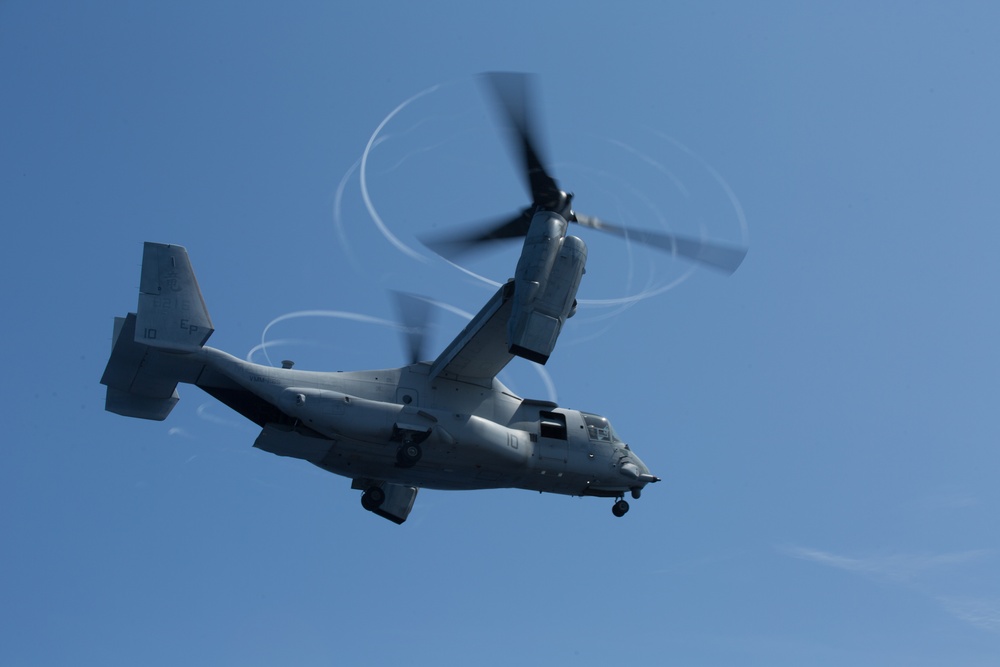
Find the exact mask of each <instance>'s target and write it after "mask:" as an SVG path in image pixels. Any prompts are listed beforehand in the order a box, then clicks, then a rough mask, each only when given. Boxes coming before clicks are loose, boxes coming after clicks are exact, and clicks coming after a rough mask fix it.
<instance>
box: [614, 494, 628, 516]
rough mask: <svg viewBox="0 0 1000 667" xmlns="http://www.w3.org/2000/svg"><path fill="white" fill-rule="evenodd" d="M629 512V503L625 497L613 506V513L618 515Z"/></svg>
mask: <svg viewBox="0 0 1000 667" xmlns="http://www.w3.org/2000/svg"><path fill="white" fill-rule="evenodd" d="M627 512H628V503H627V502H625V499H624V498H619V499H618V502H616V503H615V504H614V505H612V506H611V513H612V514H614V515H615V516H617V517H623V516H625V514H626V513H627Z"/></svg>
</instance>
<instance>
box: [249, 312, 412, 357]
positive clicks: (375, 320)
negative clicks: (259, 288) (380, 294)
mask: <svg viewBox="0 0 1000 667" xmlns="http://www.w3.org/2000/svg"><path fill="white" fill-rule="evenodd" d="M301 317H332V318H336V319H341V320H351V321H354V322H364V323H367V324H378V325H380V326H385V327H390V328H392V329H396V330H402V326H401V325H399V324H397V323H396V322H393V321H391V320H385V319H382V318H379V317H372V316H370V315H362V314H360V313H351V312H347V311H343V310H298V311H295V312H291V313H285V314H284V315H279V316H278V317H276V318H274V319H273V320H271V321H270V322H268V323H267V326H265V327H264V330H263V331H262V332H261V334H260V345H259V346H257V347H255V348H253V350H252V351H251V353H253V352H257V351H260V352H263V353H264V358H265V359H266V360H267V364H268V366H274V362H273V361H271V356H270V355H269V354H268V353H267V347H268V343H267V332H268V331H270V330H271V327H273V326H274V325H275V324H278V323H279V322H284V321H286V320H293V319H296V318H301ZM247 357H248V358H247V361H249V360H250V359H249V354H248V355H247Z"/></svg>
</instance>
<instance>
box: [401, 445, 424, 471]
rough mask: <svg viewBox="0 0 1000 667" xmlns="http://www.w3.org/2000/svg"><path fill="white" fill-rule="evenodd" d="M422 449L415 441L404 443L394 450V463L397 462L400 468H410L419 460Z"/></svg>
mask: <svg viewBox="0 0 1000 667" xmlns="http://www.w3.org/2000/svg"><path fill="white" fill-rule="evenodd" d="M422 454H423V451H422V450H421V449H420V445H418V444H417V443H415V442H408V443H405V444H404V445H403V446H402V447H400V448H399V451H398V452H396V463H397V464H399V467H400V468H412V467H413V466H415V465H416V464H417V461H419V460H420V456H421V455H422Z"/></svg>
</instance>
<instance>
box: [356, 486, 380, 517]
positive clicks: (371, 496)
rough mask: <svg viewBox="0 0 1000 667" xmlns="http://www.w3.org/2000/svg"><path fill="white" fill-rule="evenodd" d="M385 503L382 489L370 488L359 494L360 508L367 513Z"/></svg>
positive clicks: (377, 487)
mask: <svg viewBox="0 0 1000 667" xmlns="http://www.w3.org/2000/svg"><path fill="white" fill-rule="evenodd" d="M384 502H385V491H383V490H382V487H379V486H372V487H369V488H367V489H365V492H364V493H362V494H361V506H362V507H364V508H365V509H366V510H368V511H369V512H374V511H375V510H377V509H378V508H379V507H381V506H382V503H384Z"/></svg>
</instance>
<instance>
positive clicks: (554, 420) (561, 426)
mask: <svg viewBox="0 0 1000 667" xmlns="http://www.w3.org/2000/svg"><path fill="white" fill-rule="evenodd" d="M538 425H539V432H540V434H541V436H542V437H543V438H555V439H557V440H566V415H562V414H559V413H558V412H544V411H543V412H540V413H538Z"/></svg>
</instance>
